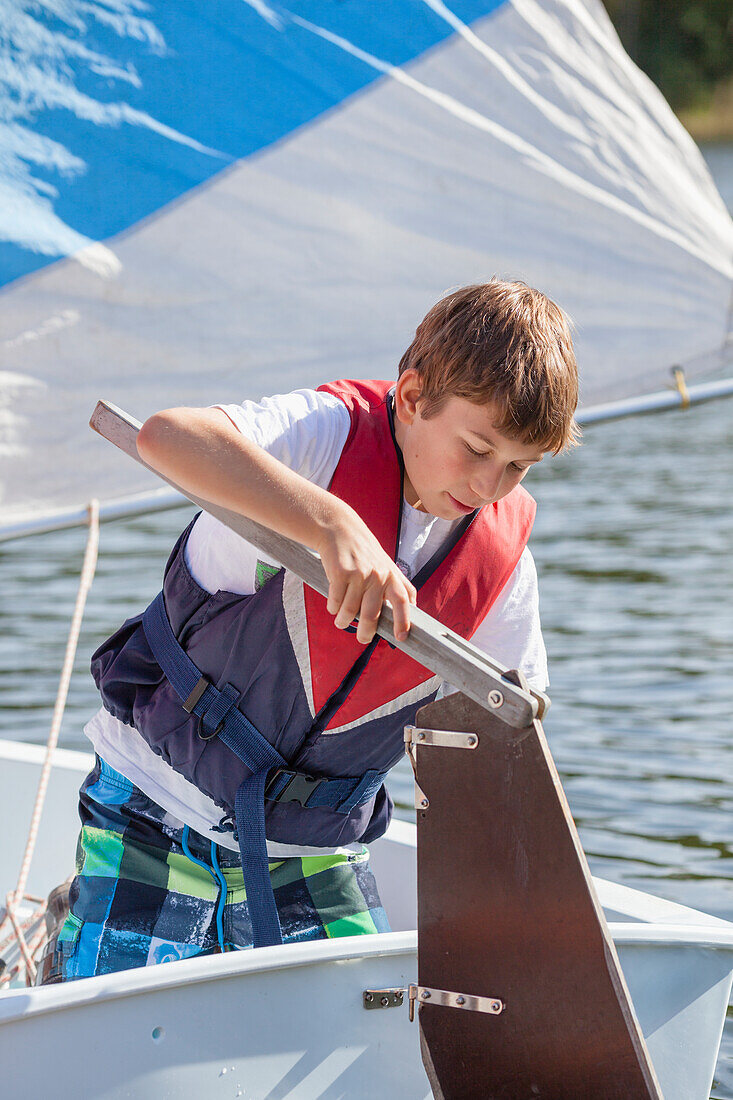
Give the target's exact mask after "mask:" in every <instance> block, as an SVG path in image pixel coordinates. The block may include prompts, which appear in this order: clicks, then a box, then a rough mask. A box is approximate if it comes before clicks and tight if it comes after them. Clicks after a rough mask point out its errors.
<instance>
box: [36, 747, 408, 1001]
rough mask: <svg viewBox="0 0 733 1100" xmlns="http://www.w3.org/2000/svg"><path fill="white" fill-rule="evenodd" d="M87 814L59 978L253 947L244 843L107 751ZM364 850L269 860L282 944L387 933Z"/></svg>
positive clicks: (88, 790)
mask: <svg viewBox="0 0 733 1100" xmlns="http://www.w3.org/2000/svg"><path fill="white" fill-rule="evenodd" d="M79 812H80V815H81V820H82V829H81V834H80V836H79V844H78V848H77V862H76V878H75V879H74V881H73V883H72V885H71V893H70V903H71V907H70V911H69V915H68V917H67V918H66V921H65V923H64V925H63V927H62V929H61V931H60V933H59V936H58V941H57V947H56V952H57V958H58V971H59V974H60V977H61V979H62V980H65V981H70V980H72V979H74V978H85V977H90V976H92V975H94V974H109V973H111V972H112V971H116V970H127V969H130V968H132V967H138V966H149V965H151V964H153V963H160V962H171V961H173V960H175V959H187V958H190V957H191V956H193V955H206V954H213V953H216V952H220V951H234V950H238V949H241V948H246V947H251V946H252V925H251V922H250V918H249V912H248V909H247V899H246V896H245V890H244V883H243V879H242V869H241V866H240V863H239V855H238V853H237V852H233V851H232V850H231V849H229V848H223V847H222V846H221V845H217V844H214V843H212V842H210V841H209V840H208V839H207V838H205V837H203V836H201V835H200V834H199V833H196V832H194V831H193V830H192V829H189V828H188V827H187V826H182V825H181V823H180V822H178V821H172V820H171V818H170V815H168V814H167V813H166V811H165V810H164V809H163V808H162V807H161V806H158V805H157V804H156V803H155V802H153V801H151V799H149V798H148V797H147V796H146V795H144V794H143V792H142V791H141V790H140V789H139V788H138V787H135V786H134V785H133V784H132V783H131V782H130V781H129V780H128V779H126V778H125V777H124V776H123V775H121V774H120V773H119V772H116V771H115V770H114V769H113V768H111V767H110V766H109V765H108V764H107V763H106V762H105V761H104V760H101V759H100V758H97V761H96V763H95V766H94V768H93V770H92V771H91V773H90V774H89V775H88V776H87V778H86V779H85V781H84V783H83V784H82V788H81V791H80V802H79ZM368 858H369V857H368V852H367V849H366V848H363V849H362V851H361V852H356V853H353V852H352V853H349V852H344V853H342V854H339V855H323V856H304V857H301V858H289V859H280V860H277V861H272V862H271V863H270V878H271V880H272V887H273V890H274V893H275V901H276V904H277V908H278V913H279V916H280V924H281V927H282V931H283V940H284V942H285V943H294V942H298V941H301V940H313V939H325V938H329V937H337V936H355V935H360V934H365V933H374V932H388V931H389V924H388V922H387V918H386V915H385V913H384V909H383V908H382V905H381V902H380V900H379V894H378V892H377V886H376V882H375V880H374V876H373V875H372V873H371V871H370V869H369V862H368Z"/></svg>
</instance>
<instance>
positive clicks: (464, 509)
mask: <svg viewBox="0 0 733 1100" xmlns="http://www.w3.org/2000/svg"><path fill="white" fill-rule="evenodd" d="M448 497H449V499H450V502H451V504H452V505H453V507H454V508H455V509H456V510H457V511H458V512H461V513H462V514H463V515H464V516H467V515H469V514H470V513H471V512H473V511H474V509H473V508H470V507H469V506H468V505H467V504H461V502H460V500H456V498H455V497H454V496H453V494H452V493H448Z"/></svg>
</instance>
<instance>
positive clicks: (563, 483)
mask: <svg viewBox="0 0 733 1100" xmlns="http://www.w3.org/2000/svg"><path fill="white" fill-rule="evenodd" d="M706 155H707V156H708V160H709V163H710V165H711V168H712V170H713V173H714V175H715V177H716V180H717V181H718V184H719V187H720V189H721V192H722V193H723V195H724V197H725V198H726V201H727V202H728V205H729V207H733V147H718V148H711V149H709V150H706ZM528 487H529V489H530V491H531V492H532V493H533V494H534V495H535V496H536V497H537V500H538V503H539V513H538V519H537V523H536V526H535V531H534V534H533V538H532V549H533V552H534V555H535V559H536V561H537V566H538V570H539V574H540V586H541V587H540V592H541V609H542V620H543V625H544V632H545V637H546V642H547V648H548V651H549V656H550V676H551V687H550V693H551V695H552V699H553V706H552V709H551V711H550V713H549V716H548V720H547V722H546V730H547V733H548V737H549V741H550V745H551V748H552V751H553V754H554V756H555V760H556V762H557V765H558V767H559V770H560V773H561V775H562V778H563V782H564V785H565V790H566V792H567V795H568V799H569V801H570V806H571V808H572V811H573V814H574V815H575V818H576V821H577V823H578V826H579V829H580V835H581V838H582V841H583V844H584V846H585V850H586V852H587V853H588V857H589V860H590V864H591V867H592V869H593V871H594V873H596V874H599V875H601V876H603V877H606V878H610V879H614V880H615V881H617V882H623V883H626V884H628V885H630V886H634V887H638V888H640V889H645V890H647V889H648V890H650V891H652V892H654V893H656V894H659V895H661V896H663V897H667V898H670V899H672V900H674V901H679V902H682V903H684V904H686V905H691V906H694V907H696V908H699V909H703V910H705V911H707V912H710V913H714V914H716V915H718V916H721V917H725V918H727V919H729V920H733V851H732V849H731V839H732V832H733V829H732V825H733V738H732V737H731V731H732V726H733V719H732V718H731V714H732V713H733V554H732V553H731V546H733V507H731V496H732V490H733V401H728V402H719V403H717V404H715V405H708V406H701V407H699V408H696V409H693V410H690V411H689V412H675V413H668V414H665V415H662V416H656V417H645V418H637V419H632V420H627V421H619V422H617V423H613V424H607V425H602V426H598V427H595V428H592V429H590V428H589V429H588V430H587V432H586V437H585V442H584V445H583V447H582V448H581V449H580V450H579V451H577V452H576V453H574V454H573V455H572V456H571V457H565V458H562V459H556V460H554V461H553V462H551V463H548V464H543V466H542V467H540V468H539V469H537V470H536V471H533V472H532V473H531V474H530V476H529V478H528ZM186 516H187V513H184V512H183V511H178V512H173V513H166V514H163V515H159V516H156V517H149V518H145V519H138V520H134V521H129V522H126V523H118V524H112V525H109V526H107V527H105V528H104V529H103V532H102V553H101V556H100V563H99V568H98V573H97V577H96V580H95V582H94V588H93V591H92V595H91V597H90V602H89V607H88V611H87V615H86V619H85V625H84V630H83V635H82V639H81V643H80V646H79V657H78V660H77V668H76V674H75V678H74V683H73V686H72V691H71V695H70V699H69V704H68V708H67V712H66V716H65V719H64V725H63V733H62V743H63V744H64V745H65V746H67V747H69V748H84V749H86V748H87V747H88V746H87V743H86V742H85V740H84V737H83V735H82V733H81V727H82V725H83V723H84V722H85V721H86V719H87V718H88V717H89V715H90V714H91V713H92V712H93V711H94V709H95V708H96V706H97V699H96V697H95V691H94V688H93V685H92V682H91V679H90V677H89V675H88V671H87V669H88V661H89V654H90V653H91V651H92V650H93V649H94V648H95V646H96V645H97V643H98V642H99V641H100V640H101V639H102V638H103V637H105V636H106V635H107V634H109V633H110V632H111V631H112V629H114V628H115V627H116V626H117V625H118V624H119V623H120V622H121V621H122V619H124V618H125V617H127V616H128V615H130V614H133V613H135V612H137V611H139V610H140V609H141V608H142V607H143V606H144V605H145V603H146V602H147V601H148V600H149V599H150V598H151V597H152V596H153V595H154V594H155V592H156V591H157V590H158V587H159V583H160V575H161V568H162V565H163V563H164V561H165V558H166V555H167V552H168V550H169V548H170V546H171V545H172V543H173V541H174V538H175V536H176V535H177V534H178V532H179V530H180V529H181V527H182V526H183V524H184V523H185V522H186ZM82 552H83V535H82V534H81V532H79V531H68V532H61V533H57V534H53V535H46V536H42V537H39V538H37V539H35V540H28V541H24V542H19V543H16V544H6V545H3V546H0V601H1V604H2V608H3V630H2V633H0V737H3V738H10V739H13V738H18V739H24V740H29V741H36V742H42V741H44V740H45V737H46V732H47V728H48V724H49V721H50V714H51V707H52V704H53V699H54V696H55V692H56V686H57V679H58V670H59V668H60V665H61V661H62V658H63V648H64V645H65V639H66V632H67V628H68V622H69V619H70V616H71V611H72V607H73V602H74V599H75V595H76V586H77V578H78V570H79V565H80V560H81V556H82ZM392 789H393V793H394V795H395V797H396V799H397V801H398V803H399V804H400V808H399V812H400V813H401V814H402V815H403V816H410V812H411V811H410V810H409V809H408V808H407V807H408V806H409V803H410V799H411V797H412V787H411V779H410V773H409V771H408V769H407V768H406V767H400V768H398V769H397V770H396V773H395V779H394V782H393V784H392ZM714 1096H715V1097H718V1098H720V1100H733V1018H729V1020H728V1024H727V1027H726V1031H725V1034H724V1037H723V1045H722V1050H721V1057H720V1061H719V1064H718V1074H717V1080H716V1082H715V1087H714Z"/></svg>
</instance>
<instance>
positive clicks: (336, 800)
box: [142, 592, 386, 947]
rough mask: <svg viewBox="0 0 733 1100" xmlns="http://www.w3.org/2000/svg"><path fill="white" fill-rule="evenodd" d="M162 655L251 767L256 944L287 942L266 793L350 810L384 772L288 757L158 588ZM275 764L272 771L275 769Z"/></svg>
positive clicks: (149, 626)
mask: <svg viewBox="0 0 733 1100" xmlns="http://www.w3.org/2000/svg"><path fill="white" fill-rule="evenodd" d="M142 624H143V630H144V631H145V637H146V638H147V641H148V645H149V646H150V648H151V650H152V652H153V656H154V657H155V660H156V661H157V662H158V664H159V665H160V667H161V669H162V671H163V673H164V674H165V676H166V678H167V679H168V681H169V682H170V684H171V687H172V688H173V690H174V691H175V693H176V695H177V696H178V697H179V699H180V700H181V705H182V706H183V709H184V710H185V711H187V712H188V713H189V714H193V715H196V717H197V718H198V720H199V722H198V732H199V737H201V738H202V740H204V741H210V740H211V739H212V738H214V737H217V736H218V737H219V738H220V739H221V740H222V741H223V742H224V744H225V745H226V746H227V748H229V749H231V750H232V752H233V753H235V754H236V755H237V756H238V757H239V759H240V760H241V761H242V763H243V764H245V765H246V767H247V768H248V769H249V770H250V772H251V773H252V774H251V775H250V776H248V777H247V779H245V780H244V781H243V782H242V783H241V784H240V786H239V788H238V790H237V794H236V798H235V803H234V812H235V819H236V824H237V834H236V835H237V840H238V843H239V852H240V857H241V860H242V874H243V876H244V887H245V891H246V895H247V905H248V908H249V914H250V918H251V920H252V936H253V944H254V946H255V947H267V946H270V945H272V944H279V943H282V930H281V928H280V920H279V917H278V914H277V906H276V905H275V897H274V894H273V892H272V884H271V882H270V872H269V862H268V858H267V841H266V837H265V799H268V800H269V801H273V802H299V803H300V805H301V806H303V807H307V808H308V809H311V808H313V807H326V808H328V809H332V810H335V811H336V812H337V813H342V814H347V813H349V811H350V810H353V809H354V807H355V806H359V805H361V804H362V803H364V802H368V801H369V799H371V798H373V797H374V795H375V794H376V793H377V791H378V790H379V788H380V787H381V785H382V783H383V781H384V778H385V774H386V773H385V772H378V771H368V772H365V773H364V775H361V776H356V777H354V776H346V777H342V778H338V779H330V778H327V777H321V778H318V777H314V776H309V775H305V774H304V773H303V772H298V771H294V770H293V769H291V768H288V765H287V762H286V761H285V760H284V759H283V757H282V756H281V755H280V753H279V752H278V751H277V749H275V748H274V747H273V746H272V745H271V744H270V742H269V741H268V740H267V739H266V738H265V737H263V736H262V734H261V733H260V732H259V730H258V729H257V728H256V727H255V726H253V725H252V723H251V722H250V721H249V719H248V718H247V717H246V716H245V715H244V714H243V713H242V711H241V710H239V708H238V707H237V705H236V704H237V701H238V699H239V696H240V692H239V691H238V689H237V688H236V687H234V686H233V685H232V684H225V685H224V687H222V688H217V687H215V686H214V685H213V684H212V683H210V682H209V681H208V680H207V679H206V677H205V676H203V675H202V673H201V670H200V669H199V668H198V666H197V665H195V664H194V662H193V661H192V660H191V658H190V657H189V656H188V654H187V653H186V651H185V650H184V649H183V647H182V646H181V645H180V643H179V641H178V639H177V638H176V636H175V634H174V633H173V628H172V626H171V624H170V621H169V619H168V614H167V612H166V609H165V600H164V597H163V593H162V592H159V593H158V595H157V596H156V597H155V599H154V600H153V602H152V603H151V604H150V606H149V607H147V608H146V610H145V612H144V614H143V618H142ZM273 770H274V774H273V775H272V777H271V778H269V780H268V777H269V775H270V772H272V771H273Z"/></svg>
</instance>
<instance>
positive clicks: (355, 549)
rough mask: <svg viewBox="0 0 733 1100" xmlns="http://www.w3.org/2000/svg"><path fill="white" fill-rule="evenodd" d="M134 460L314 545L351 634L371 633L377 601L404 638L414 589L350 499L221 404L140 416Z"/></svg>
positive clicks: (339, 620)
mask: <svg viewBox="0 0 733 1100" xmlns="http://www.w3.org/2000/svg"><path fill="white" fill-rule="evenodd" d="M137 449H138V453H139V455H140V457H141V458H142V459H143V460H144V461H145V462H146V463H147V464H148V465H149V466H152V467H153V469H155V470H158V471H159V472H160V473H162V474H164V475H165V476H166V477H168V478H170V479H171V480H172V481H174V482H176V484H178V485H180V486H181V488H183V489H188V490H190V491H191V492H192V493H195V494H196V495H197V496H201V497H204V498H205V499H206V500H210V501H212V502H213V503H215V504H220V505H222V506H223V507H225V508H230V509H232V511H236V512H240V513H241V514H242V515H245V516H248V517H249V518H250V519H254V520H256V521H257V522H258V523H262V524H263V525H265V526H266V527H270V528H271V529H272V530H273V531H278V532H279V533H280V534H282V535H286V536H287V537H288V538H291V539H295V540H296V541H297V542H300V543H302V544H303V545H305V546H308V547H310V548H311V549H312V550H315V551H316V552H317V553H318V554H319V555H320V557H321V560H322V562H323V568H324V569H325V571H326V576H327V577H328V580H329V585H330V587H329V595H328V610H329V613H330V614H332V615H334V617H335V620H334V621H335V625H336V626H337V627H339V628H340V629H345V628H346V627H347V626H349V624H350V623H351V622H352V621H353V619H354V618H355V617H356V616H357V615H358V616H359V625H358V628H357V635H356V636H357V639H358V640H359V641H360V642H361V643H362V644H366V643H367V642H369V641H371V639H372V637H373V636H374V633H375V631H376V625H377V621H378V619H379V616H380V613H381V610H382V604H383V602H384V600H385V599H387V600H389V602H390V604H391V605H392V608H393V611H394V626H395V636H396V637H397V638H400V639H404V638H406V637H407V633H408V631H409V628H410V610H409V609H410V604H411V603H412V604H414V603H415V589H414V588H413V586H412V585H411V584H410V582H409V581H408V580H407V578H406V577H405V576H404V575H403V574H402V573H401V572H400V570H399V569H398V568H397V566H396V565H395V563H394V562H393V561H392V559H391V558H390V557H389V555H388V554H386V553H385V552H384V550H383V549H382V547H381V546H380V544H379V542H378V540H377V539H376V538H375V537H374V535H373V534H372V533H371V531H370V530H369V528H368V527H367V526H366V524H365V523H364V522H363V520H362V519H361V518H360V516H358V515H357V513H356V512H355V511H354V510H353V508H351V507H349V505H348V504H346V503H344V501H342V500H339V498H338V497H336V496H334V495H333V494H332V493H329V492H327V491H326V490H325V489H321V488H320V487H319V486H317V485H313V484H311V482H309V481H307V480H306V479H305V478H303V477H301V476H300V474H296V473H295V472H294V471H293V470H290V469H289V468H288V467H287V466H284V465H283V463H281V462H278V460H277V459H276V458H273V457H272V455H269V454H268V453H267V452H266V451H264V450H262V448H261V447H258V446H257V444H256V443H253V442H252V441H251V440H250V439H247V437H246V436H244V435H242V433H241V432H239V431H238V430H237V428H235V427H234V425H233V424H232V422H231V421H230V419H229V417H228V416H227V415H226V413H224V412H223V411H222V410H221V409H217V408H206V409H188V408H183V409H166V410H164V411H163V412H159V413H155V414H154V415H153V416H151V417H150V418H149V419H148V420H146V421H145V423H144V424H143V426H142V428H141V429H140V432H139V433H138V438H137Z"/></svg>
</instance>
